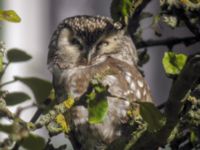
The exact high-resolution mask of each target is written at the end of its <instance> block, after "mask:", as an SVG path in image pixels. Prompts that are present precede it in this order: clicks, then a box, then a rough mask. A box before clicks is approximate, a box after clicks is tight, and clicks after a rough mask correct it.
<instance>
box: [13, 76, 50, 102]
mask: <svg viewBox="0 0 200 150" xmlns="http://www.w3.org/2000/svg"><path fill="white" fill-rule="evenodd" d="M15 80H19V81H21V82H22V83H24V84H26V85H27V86H28V87H29V88H30V89H31V90H32V92H33V94H34V96H35V99H36V101H37V103H38V104H40V103H42V102H44V100H45V99H46V98H47V97H48V96H49V94H50V92H51V89H52V84H51V83H50V82H49V81H46V80H42V79H39V78H35V77H29V78H22V77H15Z"/></svg>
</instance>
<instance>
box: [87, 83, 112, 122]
mask: <svg viewBox="0 0 200 150" xmlns="http://www.w3.org/2000/svg"><path fill="white" fill-rule="evenodd" d="M91 86H92V88H93V90H92V91H91V93H89V94H88V95H87V102H88V110H89V123H91V124H96V123H101V122H103V120H104V119H105V117H106V115H107V112H108V102H107V98H106V96H107V94H108V93H107V88H106V87H104V86H103V85H101V83H99V82H98V83H97V84H93V85H91Z"/></svg>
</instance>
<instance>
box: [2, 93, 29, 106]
mask: <svg viewBox="0 0 200 150" xmlns="http://www.w3.org/2000/svg"><path fill="white" fill-rule="evenodd" d="M28 99H30V97H29V96H28V95H27V94H25V93H22V92H13V93H9V94H7V95H6V97H5V100H6V104H7V105H9V106H13V105H16V104H19V103H22V102H24V101H26V100H28Z"/></svg>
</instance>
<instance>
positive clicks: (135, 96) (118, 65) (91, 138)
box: [64, 57, 151, 149]
mask: <svg viewBox="0 0 200 150" xmlns="http://www.w3.org/2000/svg"><path fill="white" fill-rule="evenodd" d="M66 74H67V75H64V79H67V81H65V82H64V83H65V84H67V86H65V87H67V89H66V91H68V92H69V91H70V92H71V94H72V95H75V97H76V96H77V99H78V98H80V97H81V95H83V94H84V93H85V92H86V89H87V88H88V85H89V83H90V81H91V80H92V79H93V78H94V76H95V75H96V74H98V75H100V76H102V80H101V83H102V84H103V85H104V86H105V87H106V86H107V87H108V92H109V95H108V96H107V101H108V114H107V116H106V117H105V119H104V120H103V122H102V123H98V124H90V123H89V122H88V109H87V106H86V105H84V104H83V105H82V104H79V105H78V106H74V107H73V108H72V109H71V119H70V120H72V122H71V123H72V125H71V126H74V127H75V132H76V135H77V138H78V140H79V142H80V143H84V144H83V145H82V147H83V149H99V148H97V147H101V148H102V146H105V145H107V144H110V143H111V142H113V141H114V140H115V139H117V138H118V137H120V136H123V129H122V126H123V125H124V124H126V123H128V121H129V119H130V118H129V117H128V115H127V112H128V110H130V108H132V107H133V106H135V105H137V104H136V103H135V101H137V100H141V101H149V102H151V95H150V92H149V88H148V86H147V84H146V82H145V81H144V79H143V77H142V75H141V74H140V72H139V71H138V69H137V68H136V67H135V66H134V65H129V64H127V63H125V62H121V61H119V60H117V59H115V58H112V57H110V58H108V59H107V60H106V61H104V62H102V63H99V64H96V65H93V66H88V67H82V68H80V67H79V68H74V70H70V73H69V72H68V73H66ZM66 76H67V77H66ZM101 148H100V149H101Z"/></svg>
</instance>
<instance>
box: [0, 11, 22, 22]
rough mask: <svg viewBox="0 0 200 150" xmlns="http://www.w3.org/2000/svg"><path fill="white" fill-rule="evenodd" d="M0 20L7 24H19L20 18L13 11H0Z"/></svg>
mask: <svg viewBox="0 0 200 150" xmlns="http://www.w3.org/2000/svg"><path fill="white" fill-rule="evenodd" d="M0 20H1V21H9V22H20V21H21V18H20V17H19V16H18V15H17V13H16V12H15V11H14V10H0Z"/></svg>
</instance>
